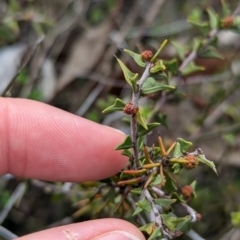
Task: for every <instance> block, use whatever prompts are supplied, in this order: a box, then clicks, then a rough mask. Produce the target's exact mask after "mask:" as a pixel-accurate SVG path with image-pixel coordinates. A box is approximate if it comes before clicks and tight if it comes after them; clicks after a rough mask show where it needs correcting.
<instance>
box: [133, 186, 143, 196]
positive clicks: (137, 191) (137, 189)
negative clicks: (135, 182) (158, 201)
mask: <svg viewBox="0 0 240 240" xmlns="http://www.w3.org/2000/svg"><path fill="white" fill-rule="evenodd" d="M142 191H143V190H142V188H140V187H139V188H133V189H132V190H131V193H134V194H137V195H141V194H142Z"/></svg>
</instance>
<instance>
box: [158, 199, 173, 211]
mask: <svg viewBox="0 0 240 240" xmlns="http://www.w3.org/2000/svg"><path fill="white" fill-rule="evenodd" d="M176 201H177V199H167V198H157V199H154V202H155V203H156V204H157V205H159V206H161V207H163V208H167V209H168V208H170V207H171V205H172V204H173V203H175V202H176Z"/></svg>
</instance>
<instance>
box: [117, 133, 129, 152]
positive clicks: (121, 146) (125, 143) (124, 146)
mask: <svg viewBox="0 0 240 240" xmlns="http://www.w3.org/2000/svg"><path fill="white" fill-rule="evenodd" d="M132 147H133V142H132V140H131V138H130V136H127V137H126V138H125V139H124V141H123V143H121V144H119V145H118V146H117V147H115V150H121V149H129V148H132Z"/></svg>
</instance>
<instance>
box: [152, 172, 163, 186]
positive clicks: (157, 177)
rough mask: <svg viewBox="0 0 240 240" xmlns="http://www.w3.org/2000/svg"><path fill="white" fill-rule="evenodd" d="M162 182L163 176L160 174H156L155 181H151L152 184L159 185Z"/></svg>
mask: <svg viewBox="0 0 240 240" xmlns="http://www.w3.org/2000/svg"><path fill="white" fill-rule="evenodd" d="M161 182H162V178H161V176H160V175H159V174H158V175H156V176H155V178H154V179H153V181H152V182H151V184H150V185H151V186H157V185H159V184H161Z"/></svg>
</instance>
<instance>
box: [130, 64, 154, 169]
mask: <svg viewBox="0 0 240 240" xmlns="http://www.w3.org/2000/svg"><path fill="white" fill-rule="evenodd" d="M150 68H151V63H150V62H147V63H146V68H145V70H144V72H143V74H142V76H141V78H140V80H139V81H138V90H137V92H133V94H132V103H133V106H134V107H135V108H136V107H138V101H139V98H140V96H141V90H142V86H143V84H144V82H145V81H146V80H147V78H148V77H149V76H150ZM137 138H138V135H137V121H136V120H135V115H132V116H131V139H132V142H133V164H134V166H133V168H134V169H137V167H138V152H139V150H138V144H137Z"/></svg>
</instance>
